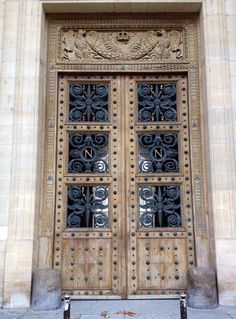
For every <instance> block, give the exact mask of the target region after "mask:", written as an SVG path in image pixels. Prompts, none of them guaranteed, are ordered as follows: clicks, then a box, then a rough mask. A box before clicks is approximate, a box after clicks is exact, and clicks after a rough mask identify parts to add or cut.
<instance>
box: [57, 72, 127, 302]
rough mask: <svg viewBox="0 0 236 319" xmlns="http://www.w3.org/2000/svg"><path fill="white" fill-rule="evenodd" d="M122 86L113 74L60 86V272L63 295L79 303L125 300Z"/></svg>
mask: <svg viewBox="0 0 236 319" xmlns="http://www.w3.org/2000/svg"><path fill="white" fill-rule="evenodd" d="M120 83H121V81H120V77H119V76H107V75H94V76H90V75H61V76H60V77H59V79H58V136H57V155H58V156H57V190H56V191H57V197H56V201H57V207H56V214H55V216H56V218H55V229H56V232H55V250H54V265H55V268H58V269H61V270H62V288H63V293H70V294H73V296H75V297H76V298H86V296H89V297H96V296H101V298H107V297H110V296H113V297H116V298H117V297H119V298H120V297H121V296H124V295H125V280H126V278H125V262H124V255H125V253H124V251H125V248H124V247H125V236H124V227H123V220H124V216H125V210H124V200H123V197H122V196H120V194H124V183H123V175H124V168H123V165H124V161H123V154H124V151H123V149H122V147H123V145H124V134H123V133H122V132H123V129H122V127H123V124H122V121H121V119H122V117H123V115H122V108H123V105H122V102H121V90H120ZM121 199H122V200H121Z"/></svg>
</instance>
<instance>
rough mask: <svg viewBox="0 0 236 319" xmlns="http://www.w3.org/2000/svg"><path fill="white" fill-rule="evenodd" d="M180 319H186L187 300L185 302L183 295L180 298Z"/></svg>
mask: <svg viewBox="0 0 236 319" xmlns="http://www.w3.org/2000/svg"><path fill="white" fill-rule="evenodd" d="M180 319H188V318H187V300H186V295H185V294H183V295H181V296H180Z"/></svg>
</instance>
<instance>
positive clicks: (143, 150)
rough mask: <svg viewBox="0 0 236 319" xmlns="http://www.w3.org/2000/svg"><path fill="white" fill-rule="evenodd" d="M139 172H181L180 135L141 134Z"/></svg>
mask: <svg viewBox="0 0 236 319" xmlns="http://www.w3.org/2000/svg"><path fill="white" fill-rule="evenodd" d="M138 142H139V172H140V173H167V172H178V171H179V155H178V134H177V133H162V134H157V133H156V134H139V136H138Z"/></svg>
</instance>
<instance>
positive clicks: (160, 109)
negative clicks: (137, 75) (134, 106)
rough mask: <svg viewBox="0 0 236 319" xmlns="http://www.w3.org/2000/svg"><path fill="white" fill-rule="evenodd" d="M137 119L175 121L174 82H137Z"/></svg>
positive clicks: (140, 120)
mask: <svg viewBox="0 0 236 319" xmlns="http://www.w3.org/2000/svg"><path fill="white" fill-rule="evenodd" d="M138 120H139V122H156V121H177V102H176V84H174V83H163V84H158V83H157V84H138Z"/></svg>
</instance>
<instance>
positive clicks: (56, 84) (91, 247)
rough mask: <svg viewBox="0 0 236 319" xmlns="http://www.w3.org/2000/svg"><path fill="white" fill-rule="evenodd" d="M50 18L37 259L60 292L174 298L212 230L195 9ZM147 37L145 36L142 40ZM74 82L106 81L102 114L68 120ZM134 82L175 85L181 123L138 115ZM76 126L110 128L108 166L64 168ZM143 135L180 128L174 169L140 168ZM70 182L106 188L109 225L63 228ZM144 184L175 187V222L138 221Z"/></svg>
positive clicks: (85, 129) (94, 130) (81, 295)
mask: <svg viewBox="0 0 236 319" xmlns="http://www.w3.org/2000/svg"><path fill="white" fill-rule="evenodd" d="M48 20H49V45H48V80H47V115H46V134H45V159H44V187H43V190H42V205H41V213H40V214H41V217H40V226H39V231H40V241H39V256H41V257H40V260H39V266H41V267H42V266H44V267H45V266H47V267H50V266H52V267H54V268H56V269H60V270H61V271H62V287H63V293H69V294H70V295H71V296H72V297H74V298H88V299H89V298H98V299H99V298H101V299H104V298H107V299H108V298H137V297H140V298H148V297H151V298H152V297H153V296H176V295H178V294H180V293H181V292H183V291H185V290H186V288H187V270H188V268H190V267H192V266H194V265H195V264H196V258H195V242H196V243H197V245H199V244H200V243H201V238H203V237H204V238H207V236H208V229H207V226H206V225H207V223H206V216H205V212H204V198H203V194H202V192H203V191H202V189H203V178H204V176H203V172H202V158H201V156H202V155H201V154H202V153H201V122H200V104H199V85H198V83H199V80H198V54H197V52H198V51H197V48H198V46H197V44H198V35H197V19H196V16H194V15H192V16H188V17H185V16H180V17H178V18H177V17H175V16H173V17H160V16H156V15H155V16H153V15H149V16H148V15H147V16H144V17H143V16H133V17H132V18H130V19H129V18H128V16H127V17H125V16H118V15H117V16H114V17H111V18H109V19H107V18H104V17H103V16H100V17H98V18H97V19H92V18H91V17H89V16H88V17H85V16H80V17H79V19H78V17H77V16H75V17H73V16H72V17H71V18H70V19H66V18H64V16H52V17H49V18H48ZM147 34H148V35H149V36H150V39H149V40H147V39H146V35H147ZM144 38H145V39H146V41H147V44H146V45H145V46H143V45H138V43H141V42H142V41H141V40H142V39H144ZM108 40H109V41H108ZM107 41H108V42H110V43H109V45H108V42H107ZM132 41H133V42H132ZM140 41H141V42H140ZM168 43H169V44H168ZM135 50H136V51H135ZM72 83H85V84H86V83H87V84H89V83H97V84H104V83H105V84H107V85H108V87H109V108H110V111H109V112H110V115H109V121H108V122H76V121H73V122H72V121H69V120H68V109H69V85H70V84H72ZM140 83H142V84H150V83H152V84H162V83H175V84H176V88H177V112H178V116H177V121H174V122H168V121H160V122H147V123H146V122H145V123H144V122H139V121H138V109H137V108H138V106H137V104H138V101H137V96H138V92H137V88H138V84H140ZM74 132H80V133H84V134H85V133H86V134H87V133H89V134H95V133H101V132H102V133H107V134H108V136H109V144H108V145H109V147H108V153H109V155H108V157H109V172H108V173H68V168H67V166H68V157H69V155H68V154H69V146H68V145H69V142H68V138H69V134H70V133H74ZM144 133H149V134H154V133H156V134H158V133H160V134H163V133H166V134H167V133H176V134H177V135H178V141H179V143H178V154H179V164H180V169H179V171H177V172H171V173H170V172H169V173H168V172H166V173H145V174H144V173H140V172H139V162H138V149H139V145H138V135H139V134H144ZM73 185H74V186H81V187H87V186H93V185H105V186H107V187H108V189H109V198H108V201H109V209H108V211H109V225H108V227H106V228H90V227H89V228H85V227H82V228H70V227H68V226H67V193H68V187H70V186H73ZM143 185H144V186H145V185H151V186H157V185H159V186H167V185H178V187H179V188H180V193H181V195H180V204H181V218H182V224H181V227H151V228H150V227H141V226H140V221H139V187H141V186H143ZM193 220H195V227H197V230H194V225H193ZM194 236H195V238H194ZM47 242H50V243H52V242H53V243H54V244H53V245H54V247H53V252H52V249H50V250H49V251H48V250H47V248H46V247H45V246H44V244H45V243H47ZM51 246H52V244H51ZM51 246H50V247H51Z"/></svg>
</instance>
